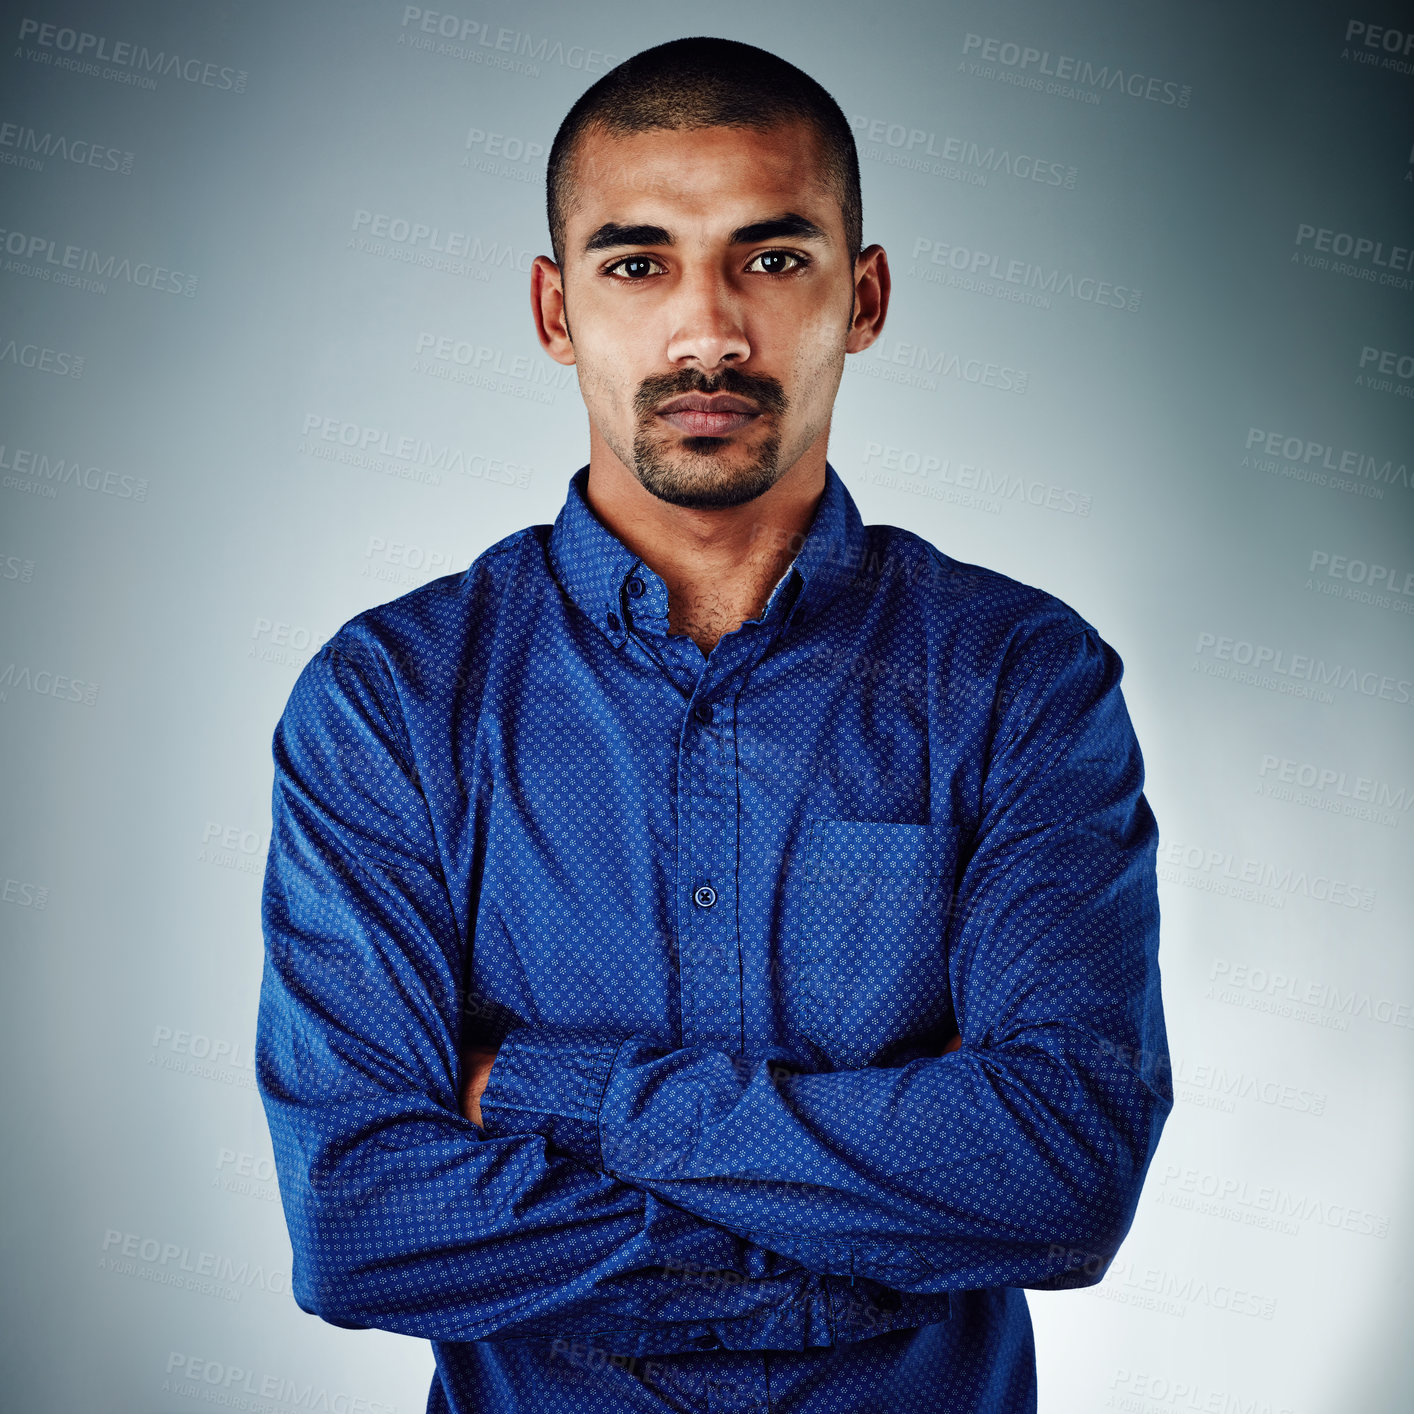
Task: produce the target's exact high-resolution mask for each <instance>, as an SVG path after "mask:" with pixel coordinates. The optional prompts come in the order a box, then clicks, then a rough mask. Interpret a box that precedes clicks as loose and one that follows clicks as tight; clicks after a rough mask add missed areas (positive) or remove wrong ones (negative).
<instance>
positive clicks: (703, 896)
mask: <svg viewBox="0 0 1414 1414" xmlns="http://www.w3.org/2000/svg"><path fill="white" fill-rule="evenodd" d="M692 901H693V903H695V904H696V905H697V906H698V908H711V907H712V905H713V904H714V903H716V901H717V891H716V889H714V888H713V887H712V886H711V884H703V885H702V887H701V888H700V889H698V890H697V891H696V893H694V894H693V896H692ZM713 1339H715V1337H713Z"/></svg>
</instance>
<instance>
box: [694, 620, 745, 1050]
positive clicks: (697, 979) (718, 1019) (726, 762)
mask: <svg viewBox="0 0 1414 1414" xmlns="http://www.w3.org/2000/svg"><path fill="white" fill-rule="evenodd" d="M756 650H757V645H756V644H755V643H753V642H752V641H751V638H750V635H748V636H747V640H746V641H745V642H743V641H741V639H739V638H736V637H732V638H726V639H723V640H721V641H720V642H719V643H718V644H717V647H716V648H715V649H714V650H713V653H712V657H711V661H710V663H709V664H708V665H707V666H706V667H704V669H703V672H702V676H701V677H700V678H699V680H698V683H697V688H696V692H695V694H694V700H693V702H692V704H691V706H690V707H689V708H688V710H687V711H686V713H685V715H684V721H683V727H682V734H681V737H680V743H679V765H678V781H679V806H680V815H679V822H680V824H679V842H680V843H679V869H680V873H679V879H680V887H681V890H682V892H681V895H680V897H681V898H682V899H683V907H682V909H681V912H680V916H681V917H682V924H683V926H682V931H681V934H680V937H681V939H682V947H681V950H680V952H679V967H680V975H679V985H680V989H681V1000H682V1027H683V1044H684V1045H685V1046H690V1045H713V1046H717V1047H719V1048H721V1049H723V1050H726V1051H728V1052H731V1053H733V1054H735V1053H738V1052H740V1050H741V1048H742V1045H743V1038H742V1033H741V1025H742V1021H741V938H740V928H739V923H738V918H737V907H736V900H737V892H736V891H737V868H738V861H737V849H738V837H739V820H738V811H739V808H740V806H739V801H738V790H737V780H736V749H735V725H734V718H735V709H734V705H733V690H734V688H735V685H736V684H737V683H739V682H740V680H741V675H742V673H743V672H744V671H745V669H746V667H747V666H748V665H749V661H750V660H751V659H752V658H753V657H754V656H755V653H756ZM719 655H720V656H719Z"/></svg>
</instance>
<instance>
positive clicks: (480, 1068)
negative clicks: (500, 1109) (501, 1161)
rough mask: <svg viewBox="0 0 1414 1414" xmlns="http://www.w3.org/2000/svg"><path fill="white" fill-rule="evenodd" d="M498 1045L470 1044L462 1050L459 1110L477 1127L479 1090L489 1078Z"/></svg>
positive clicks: (479, 1109)
mask: <svg viewBox="0 0 1414 1414" xmlns="http://www.w3.org/2000/svg"><path fill="white" fill-rule="evenodd" d="M499 1049H500V1047H499V1046H496V1047H493V1048H492V1049H491V1050H489V1051H488V1050H486V1049H485V1048H484V1047H480V1046H472V1047H468V1049H466V1050H464V1051H463V1052H462V1084H461V1094H460V1100H461V1112H462V1113H463V1114H464V1115H465V1116H466V1117H467V1118H468V1119H469V1120H470V1121H471V1122H472V1123H473V1124H474V1125H475V1126H476V1127H477V1128H478V1129H480V1128H481V1127H482V1126H481V1092H482V1091H483V1090H485V1088H486V1082H487V1081H488V1080H489V1079H490V1078H491V1067H492V1065H493V1064H494V1063H495V1060H496V1052H497V1051H498V1050H499Z"/></svg>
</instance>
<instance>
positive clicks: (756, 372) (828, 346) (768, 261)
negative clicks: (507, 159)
mask: <svg viewBox="0 0 1414 1414" xmlns="http://www.w3.org/2000/svg"><path fill="white" fill-rule="evenodd" d="M570 198H571V199H570V202H569V206H568V210H567V212H566V221H565V234H564V251H563V257H564V266H563V269H562V270H561V271H560V272H559V274H558V278H557V277H556V276H555V274H554V267H553V266H552V265H550V263H549V262H543V265H542V268H541V270H540V272H539V274H538V275H537V283H536V291H537V301H536V302H537V306H538V309H539V312H540V315H541V330H542V340H543V341H544V342H545V344H546V347H547V348H548V349H549V350H550V352H551V354H552V355H553V356H554V357H556V358H560V359H561V361H563V362H566V363H571V362H572V363H575V364H577V365H578V368H579V383H580V389H581V392H582V394H583V396H584V401H585V405H586V407H587V408H588V410H589V420H590V426H591V438H592V440H593V441H594V443H595V446H594V448H593V454H594V455H599V454H601V453H602V451H603V450H604V449H607V451H608V452H610V453H612V455H613V456H614V457H615V458H617V460H618V461H619V462H621V463H622V464H623V466H624V467H625V468H626V469H627V470H628V471H630V472H631V473H632V474H633V475H634V476H635V477H636V478H637V479H638V481H639V482H640V483H641V484H642V485H643V486H644V487H645V488H646V489H647V490H648V491H650V492H651V493H652V494H653V495H655V496H658V497H660V498H661V499H662V500H665V501H669V502H671V503H673V504H675V505H681V506H693V507H701V508H706V507H717V506H734V505H741V504H744V503H745V502H747V501H750V500H753V499H754V498H755V497H757V496H759V495H760V494H761V493H762V492H764V491H766V490H768V489H769V488H770V487H771V486H772V485H774V484H775V482H776V481H777V480H779V479H780V477H782V476H783V475H785V474H786V473H787V472H788V471H789V470H790V469H791V467H793V466H794V465H796V463H797V462H799V460H800V458H801V457H802V456H803V455H804V454H805V453H806V452H807V451H810V450H811V449H812V448H817V449H818V451H819V453H820V456H821V459H823V452H824V446H825V440H826V438H827V435H828V431H829V421H830V411H831V408H832V406H833V404H834V399H835V393H836V390H837V389H838V387H839V381H840V375H841V373H842V371H843V369H844V357H845V353H846V352H847V351H848V352H853V351H855V350H857V349H861V348H865V347H867V346H868V344H870V343H872V342H873V340H874V338H875V337H876V336H877V333H878V327H881V326H882V322H883V319H882V316H883V310H882V308H878V309H877V310H876V311H875V317H874V319H873V321H872V322H871V321H870V319H868V318H864V317H863V316H861V315H859V312H858V310H857V309H856V304H857V303H859V304H862V305H864V306H866V312H867V308H868V307H869V306H871V305H873V306H877V305H878V304H879V298H878V288H877V287H878V271H877V267H878V266H880V265H881V264H882V263H883V252H882V251H877V248H871V253H866V256H865V257H862V258H861V262H860V265H861V266H868V267H870V271H871V272H872V273H871V274H869V275H866V277H865V283H866V284H869V282H870V281H871V280H872V284H871V285H870V288H869V289H868V290H865V289H864V286H863V285H861V293H862V295H863V298H862V299H861V300H860V301H858V302H856V300H855V288H856V277H857V275H858V273H859V272H858V271H857V270H856V263H855V262H854V261H852V260H851V258H850V254H849V251H848V249H847V247H846V242H845V231H844V217H843V213H842V211H841V208H840V197H839V193H838V191H837V190H836V189H835V188H834V187H832V186H831V185H830V183H829V181H828V179H827V177H826V175H825V173H824V172H823V170H822V162H821V158H820V153H819V146H818V140H817V138H816V136H815V134H814V132H813V130H812V129H811V128H810V127H808V126H807V125H806V124H804V123H789V124H784V125H781V126H778V127H774V128H771V129H768V130H765V131H757V130H755V129H750V128H698V129H693V130H687V131H681V132H679V131H670V130H661V129H660V130H653V131H649V132H643V133H634V134H631V135H629V136H626V137H611V136H609V135H607V134H606V133H604V132H603V131H602V130H601V129H599V128H596V127H591V128H590V129H588V130H587V131H586V132H585V133H584V135H583V136H582V138H581V140H580V143H579V146H578V150H577V152H576V153H575V161H574V170H573V173H572V187H571V192H570ZM874 251H877V254H874V253H872V252H874ZM537 263H538V264H540V262H537ZM882 282H883V301H884V303H886V302H887V291H888V275H887V266H884V267H883V274H882ZM556 289H562V290H563V295H564V300H563V316H564V325H565V326H567V336H566V335H563V334H562V335H560V336H559V338H558V340H557V339H556V337H555V330H556V328H557V327H558V326H557V321H556V319H555V317H554V307H555V304H556V299H557V296H556V293H555V291H556ZM547 292H548V297H549V301H550V314H549V317H546V308H547V307H546V298H547ZM876 326H878V327H876Z"/></svg>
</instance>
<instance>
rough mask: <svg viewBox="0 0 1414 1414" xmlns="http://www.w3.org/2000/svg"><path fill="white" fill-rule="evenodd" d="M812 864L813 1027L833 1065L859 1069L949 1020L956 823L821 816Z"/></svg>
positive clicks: (807, 934) (809, 974)
mask: <svg viewBox="0 0 1414 1414" xmlns="http://www.w3.org/2000/svg"><path fill="white" fill-rule="evenodd" d="M805 863H806V871H805V900H804V908H803V910H802V916H801V932H802V936H801V939H800V957H801V973H800V986H801V997H800V999H799V1001H800V1005H799V1018H800V1024H801V1026H802V1029H803V1030H804V1031H805V1033H806V1035H807V1036H808V1037H809V1038H810V1039H811V1040H812V1041H814V1042H815V1043H816V1044H817V1045H819V1046H821V1047H823V1048H824V1050H825V1052H826V1053H827V1054H828V1055H829V1056H830V1058H831V1060H832V1061H833V1062H834V1063H835V1065H837V1066H839V1067H841V1068H855V1067H859V1066H863V1065H866V1064H868V1063H869V1062H870V1061H871V1060H874V1059H875V1058H876V1057H878V1056H879V1055H880V1053H881V1052H882V1051H884V1050H886V1049H887V1048H889V1047H890V1046H894V1045H896V1044H898V1043H901V1042H906V1041H908V1040H909V1039H910V1038H919V1037H922V1036H924V1035H925V1034H926V1033H928V1032H930V1031H932V1030H934V1029H935V1028H937V1027H939V1026H941V1025H942V1024H943V1023H945V1022H947V1021H949V1020H950V1018H951V1016H952V1000H951V991H950V988H949V986H948V969H947V957H946V950H945V945H944V939H945V935H946V931H947V918H948V910H949V909H950V908H951V906H952V898H953V888H954V883H955V873H956V867H957V830H956V828H955V827H954V826H952V825H895V824H886V823H881V822H878V821H872V820H819V819H817V820H814V821H812V822H811V826H810V833H809V837H808V841H807V844H806V855H805ZM944 1039H946V1038H945V1037H939V1038H938V1042H939V1045H941V1043H942V1041H943V1040H944Z"/></svg>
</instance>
